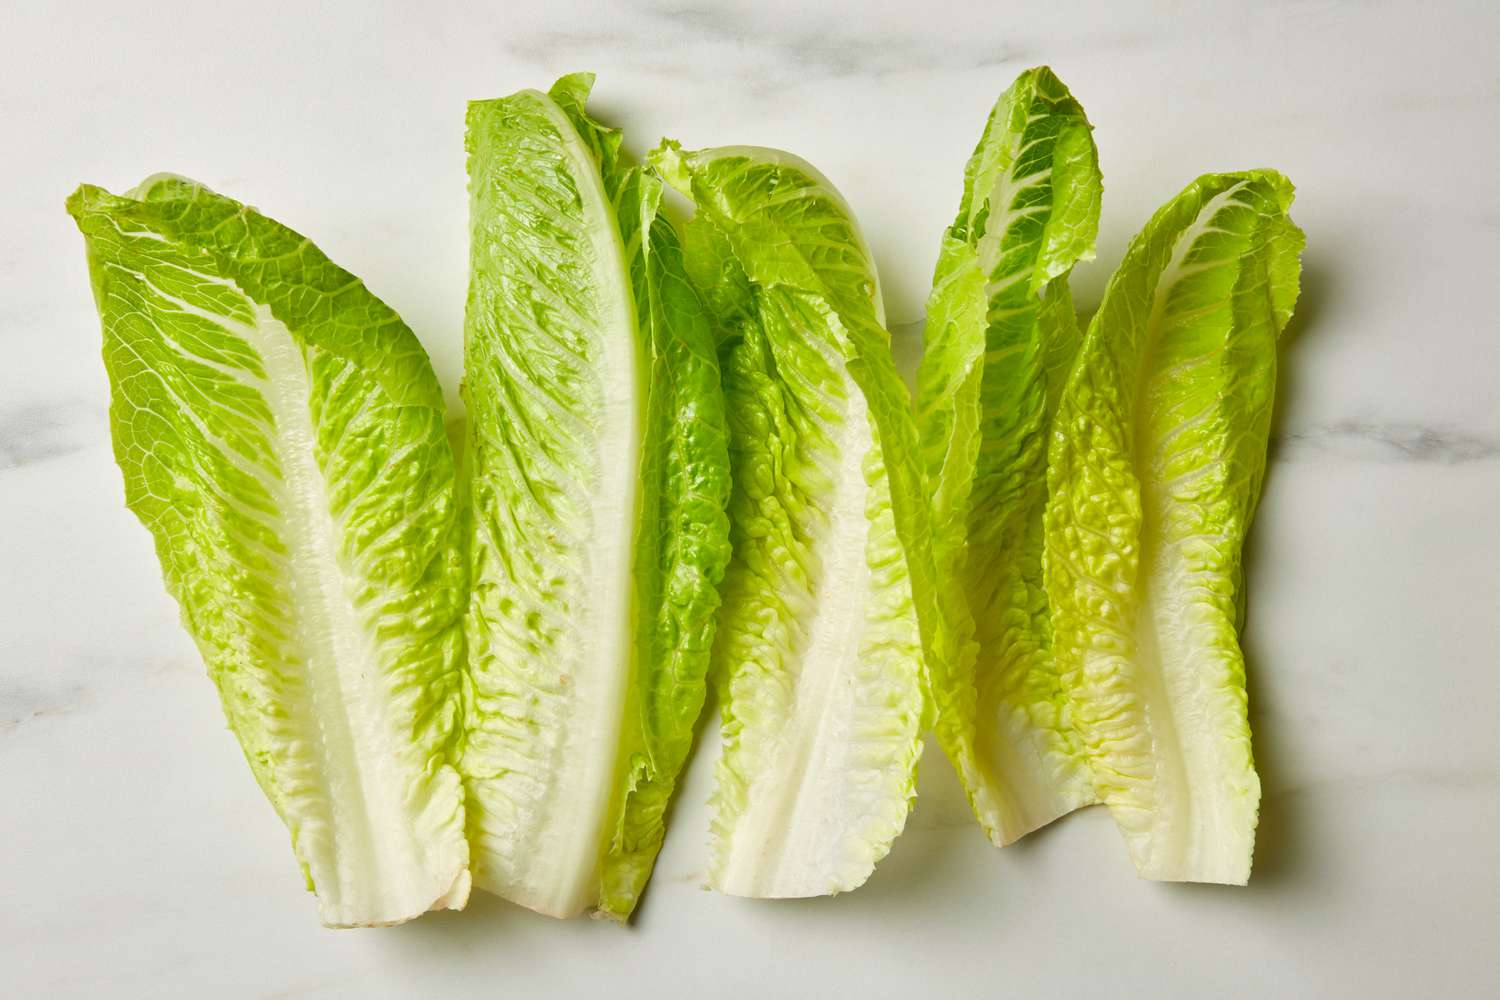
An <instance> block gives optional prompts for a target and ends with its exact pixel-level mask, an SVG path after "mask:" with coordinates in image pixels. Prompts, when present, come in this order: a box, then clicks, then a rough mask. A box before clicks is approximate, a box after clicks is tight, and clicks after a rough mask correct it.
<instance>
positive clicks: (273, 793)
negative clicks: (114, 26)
mask: <svg viewBox="0 0 1500 1000" xmlns="http://www.w3.org/2000/svg"><path fill="white" fill-rule="evenodd" d="M68 210H69V211H70V212H71V213H72V214H73V216H74V217H75V219H76V220H77V222H78V225H79V228H80V229H81V230H82V231H83V234H84V237H85V240H86V242H87V245H88V256H89V264H90V269H91V272H92V276H93V285H94V293H95V298H96V300H97V303H98V307H99V313H100V316H101V318H102V320H103V327H104V362H105V367H106V369H107V370H108V373H109V380H110V390H111V404H110V419H111V426H112V429H113V437H114V448H115V456H116V459H117V460H118V462H119V464H120V468H121V470H122V471H123V473H124V477H125V497H126V502H127V504H128V505H129V507H130V509H131V510H133V511H134V512H135V513H136V515H137V516H138V517H139V518H140V519H141V521H142V522H143V523H144V524H145V525H146V526H147V527H148V528H149V529H150V530H151V532H152V534H153V535H154V536H155V541H156V551H157V555H158V557H159V558H160V560H161V564H162V569H163V573H164V576H165V579H166V584H167V589H168V590H169V591H170V592H171V594H172V596H173V597H175V598H176V600H177V602H178V604H179V605H180V606H181V609H182V617H183V622H184V624H185V625H186V627H187V629H188V631H189V632H190V633H191V634H192V636H193V638H194V640H195V641H196V642H197V645H198V648H199V650H200V651H201V652H202V655H203V659H204V661H205V663H206V664H207V667H208V671H209V674H210V676H211V677H212V678H213V680H214V682H215V684H217V686H218V688H219V693H220V696H221V698H222V701H223V706H224V711H225V714H226V715H227V716H228V719H229V725H230V728H231V729H232V730H233V731H234V734H235V736H236V737H237V738H238V739H239V742H240V745H241V747H242V748H243V749H244V752H245V756H246V758H247V760H248V761H249V763H250V766H251V769H252V770H253V771H254V773H255V777H256V779H257V780H258V781H259V783H260V785H261V787H262V789H264V791H265V793H266V795H267V796H268V797H269V798H270V799H271V802H272V803H273V804H274V805H275V807H276V810H277V812H278V813H279V814H280V815H281V818H282V820H283V821H284V822H285V823H286V825H287V827H288V828H289V829H290V831H291V836H292V846H293V849H294V851H295V852H296V855H297V858H298V859H299V861H300V862H301V864H302V867H303V869H304V873H305V875H306V878H307V880H308V884H309V887H310V888H311V889H313V890H314V891H315V892H316V893H317V897H318V903H319V906H320V908H321V910H322V915H323V919H324V921H325V922H327V923H328V924H330V925H334V926H353V925H372V924H389V923H395V922H398V921H402V920H406V919H409V918H411V917H414V916H417V915H418V914H420V913H422V912H423V911H425V910H428V909H435V908H440V907H453V908H457V907H462V906H463V905H464V903H465V901H466V900H467V898H468V891H469V870H468V846H467V844H466V842H465V839H464V812H463V792H462V787H461V784H460V782H459V778H458V775H457V772H456V771H455V770H454V768H453V767H452V766H450V764H449V762H448V759H449V754H450V752H451V751H452V750H453V749H454V748H453V743H454V739H455V737H456V733H457V723H458V718H459V708H460V705H459V686H460V682H461V673H460V667H461V662H462V658H463V633H462V625H461V616H462V613H463V594H464V589H465V588H464V575H463V563H462V559H461V557H460V550H459V546H458V544H457V543H458V536H457V534H456V529H457V510H456V504H455V472H454V460H453V453H452V451H451V449H450V447H449V444H448V440H447V438H446V436H445V434H444V429H443V397H442V393H441V391H440V390H439V387H438V383H437V380H436V378H435V376H434V375H433V372H432V369H431V366H430V365H429V363H428V360H427V356H426V355H425V354H424V353H423V351H422V348H421V345H420V344H419V343H418V342H417V339H416V337H415V336H413V335H412V333H411V331H410V330H409V329H407V327H406V326H405V325H404V324H403V323H402V322H401V320H400V319H399V318H398V317H397V316H396V314H395V313H393V312H392V311H391V310H390V309H389V308H388V307H387V306H386V305H385V304H384V303H382V302H381V301H380V300H378V299H377V298H375V296H373V295H372V294H370V292H369V291H367V290H366V289H365V287H364V286H363V285H362V284H361V283H360V282H359V281H358V280H356V279H355V278H354V277H353V276H352V275H350V274H349V273H348V272H346V271H344V270H342V269H340V268H338V267H336V266H335V265H334V264H333V263H331V262H330V261H329V260H328V259H327V258H326V257H324V256H323V254H321V253H320V252H319V251H318V250H317V248H315V247H314V246H313V245H312V244H311V243H310V242H309V241H308V240H306V239H304V238H303V237H301V236H299V235H298V234H297V233H294V232H292V231H291V230H289V229H287V228H285V227H284V226H281V225H279V224H277V223H275V222H273V221H271V220H270V219H267V218H266V217H264V216H262V215H260V214H259V213H257V212H255V211H254V210H252V209H249V208H246V207H245V206H243V205H241V204H239V203H238V202H235V201H232V200H230V199H228V198H225V197H222V196H220V195H217V194H214V193H212V192H210V191H208V190H207V189H205V188H203V187H202V186H200V185H197V184H194V183H192V182H190V181H186V180H183V179H181V178H174V177H166V176H162V177H157V178H153V179H151V180H148V181H146V182H145V183H144V184H142V185H141V186H140V187H139V188H138V189H136V191H134V192H132V193H131V194H130V195H127V196H125V197H116V196H113V195H110V194H108V193H106V192H105V191H103V190H101V189H99V188H97V187H91V186H84V187H81V188H79V189H78V191H77V192H76V193H75V194H74V195H73V196H72V197H71V198H70V199H69V200H68Z"/></svg>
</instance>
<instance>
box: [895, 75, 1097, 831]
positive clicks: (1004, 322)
mask: <svg viewBox="0 0 1500 1000" xmlns="http://www.w3.org/2000/svg"><path fill="white" fill-rule="evenodd" d="M1100 191H1101V182H1100V176H1099V167H1098V161H1097V155H1096V152H1095V149H1094V143H1093V138H1092V136H1091V129H1090V125H1089V122H1088V119H1087V118H1086V117H1085V116H1084V112H1083V108H1082V107H1080V106H1079V104H1078V102H1077V101H1075V100H1074V99H1073V97H1072V95H1071V94H1069V93H1068V90H1067V88H1066V87H1064V86H1063V84H1062V82H1061V81H1059V80H1058V79H1057V77H1056V76H1054V75H1053V73H1052V71H1051V70H1049V69H1046V68H1045V67H1043V68H1039V69H1032V70H1028V71H1026V72H1025V73H1022V74H1021V76H1020V77H1019V78H1018V79H1017V80H1016V82H1015V83H1014V84H1012V86H1011V87H1010V89H1009V90H1007V91H1006V92H1005V93H1004V94H1003V95H1001V97H1000V99H999V101H997V102H996V104H995V107H994V110H993V111H992V112H991V114H990V119H989V123H988V125H987V126H986V128H985V131H984V135H983V136H982V137H981V139H980V141H979V145H978V146H977V148H976V149H975V150H974V155H973V156H972V157H971V158H970V160H969V163H968V166H967V168H966V169H965V171H964V193H963V200H962V202H961V203H960V206H959V212H958V218H957V219H956V220H955V221H954V223H953V225H951V226H950V227H949V228H948V230H947V232H946V233H944V235H943V242H942V248H941V252H940V255H939V258H938V264H937V272H936V274H935V276H934V278H933V288H932V295H931V298H930V300H929V302H928V306H927V324H926V332H925V351H924V354H923V358H922V363H921V365H920V367H919V368H918V370H917V421H918V427H919V429H920V431H921V436H922V440H921V448H922V460H923V466H924V471H925V473H926V476H927V482H928V486H929V493H930V495H931V498H932V505H933V550H934V556H935V559H936V561H937V568H938V572H939V574H940V581H941V586H942V588H943V593H944V600H943V602H942V606H943V608H944V610H945V611H946V612H947V613H948V615H949V621H950V626H949V627H951V628H952V630H953V632H954V638H953V650H954V654H955V655H954V657H953V658H952V659H951V660H949V661H948V662H938V661H934V662H933V663H932V665H931V667H932V673H933V680H932V686H933V694H934V699H935V702H936V707H937V718H936V729H937V733H938V737H939V740H940V742H941V744H942V746H943V749H944V750H945V751H946V752H947V754H948V756H949V758H950V759H951V760H952V761H953V763H954V765H955V767H956V768H957V769H958V773H959V776H960V778H961V779H962V781H963V784H964V788H965V789H966V790H967V792H968V796H969V801H970V804H971V805H972V807H973V809H974V813H975V815H976V816H977V817H978V819H979V821H980V823H981V825H983V827H984V829H985V832H986V833H987V834H989V836H990V838H991V839H992V840H994V841H995V843H997V844H1007V843H1009V842H1011V841H1013V840H1015V839H1016V838H1017V837H1020V836H1021V835H1023V834H1025V833H1027V832H1029V831H1031V830H1034V829H1036V828H1037V827H1039V826H1042V825H1043V824H1045V823H1048V822H1050V821H1051V820H1053V819H1055V818H1056V817H1058V816H1060V815H1062V814H1064V813H1066V812H1070V811H1071V810H1073V809H1075V808H1077V807H1078V806H1081V805H1086V804H1088V803H1089V802H1092V801H1094V795H1093V784H1092V781H1091V779H1090V774H1089V768H1088V763H1087V761H1086V760H1085V758H1084V756H1083V748H1082V745H1081V744H1080V742H1079V740H1078V736H1077V734H1076V733H1075V732H1074V731H1073V727H1072V725H1071V723H1070V721H1069V718H1068V709H1067V704H1066V701H1065V699H1064V697H1063V691H1062V687H1061V684H1060V683H1059V681H1058V677H1057V670H1056V666H1055V664H1054V663H1053V659H1052V649H1051V646H1052V635H1051V627H1050V623H1049V621H1048V613H1047V597H1046V591H1045V589H1044V587H1043V582H1042V509H1043V507H1044V505H1045V504H1046V500H1047V489H1046V460H1047V438H1048V435H1049V432H1050V429H1051V422H1052V414H1053V410H1054V408H1055V406H1056V403H1057V397H1058V394H1059V392H1060V390H1061V387H1062V382H1063V379H1064V377H1065V376H1066V374H1067V368H1068V366H1069V364H1071V362H1072V360H1073V355H1074V352H1075V351H1076V350H1077V347H1078V341H1079V333H1078V327H1077V322H1076V320H1075V318H1074V315H1073V301H1072V297H1071V296H1070V295H1069V293H1068V274H1069V272H1070V271H1071V270H1072V267H1073V264H1074V263H1075V262H1076V261H1078V260H1086V259H1089V258H1092V257H1093V255H1094V234H1095V232H1096V231H1097V229H1098V223H1099V199H1100Z"/></svg>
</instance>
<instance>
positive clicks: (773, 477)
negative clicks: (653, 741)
mask: <svg viewBox="0 0 1500 1000" xmlns="http://www.w3.org/2000/svg"><path fill="white" fill-rule="evenodd" d="M651 163H652V166H653V167H654V168H656V169H657V171H658V172H659V173H660V174H661V175H662V176H663V178H664V179H666V180H667V182H668V183H669V184H671V185H672V186H673V187H675V188H676V189H678V190H679V191H680V192H681V193H682V194H684V195H686V196H687V197H688V198H689V199H690V200H691V201H692V202H693V203H694V205H695V206H696V209H697V212H696V215H695V216H694V218H693V221H692V222H690V223H689V225H688V229H687V234H686V236H685V241H684V242H685V245H686V246H687V248H688V258H689V260H688V272H689V274H690V275H691V276H692V277H693V279H694V281H695V283H696V284H697V285H698V286H699V288H700V289H702V290H703V294H704V297H705V299H706V301H708V302H709V303H710V305H711V307H712V309H713V312H714V314H715V318H716V322H717V325H718V326H719V328H720V330H721V333H722V337H723V339H722V342H721V359H722V361H721V363H722V366H723V378H724V391H725V396H726V399H727V403H728V412H729V421H730V456H731V464H732V467H733V469H734V489H733V495H732V499H731V503H730V522H731V537H732V540H733V552H734V555H733V559H732V562H731V564H730V569H729V572H728V575H727V577H726V580H725V584H724V610H723V617H722V621H721V624H720V629H719V640H718V645H717V648H716V651H715V662H716V666H715V671H716V674H717V675H718V677H719V684H720V702H721V711H722V716H723V756H722V758H721V760H720V763H719V768H718V774H717V784H716V789H715V792H714V796H713V808H714V818H713V821H712V832H711V847H710V865H709V881H710V883H711V885H712V886H713V887H714V888H716V889H718V890H719V891H721V892H726V893H730V894H733V895H738V896H750V897H803V896H815V895H823V894H831V893H837V892H841V891H845V890H849V889H853V888H856V887H857V886H859V885H861V884H862V883H863V882H864V881H865V880H866V879H867V878H868V877H869V875H870V873H871V871H872V870H873V868H874V866H875V864H876V862H877V861H879V859H880V858H882V857H883V856H884V855H885V854H886V853H887V851H888V850H889V849H890V845H891V842H892V841H893V840H894V839H895V837H896V836H897V834H899V833H900V831H901V829H902V827H903V825H904V823H905V821H906V815H907V812H908V810H909V808H910V803H911V799H912V797H913V794H914V778H915V768H916V764H917V759H918V756H919V753H920V750H921V731H922V725H923V721H924V720H923V715H924V691H923V685H924V672H923V669H922V636H921V632H920V630H919V627H918V626H919V623H918V617H917V601H916V599H914V587H921V586H925V587H926V588H927V589H926V590H925V591H923V593H926V594H930V593H931V569H930V564H928V565H927V566H926V567H925V568H923V566H922V565H919V564H913V563H911V562H910V561H909V559H908V556H907V552H906V550H905V548H904V546H903V540H904V539H905V538H906V537H910V536H912V535H918V534H921V533H922V531H923V528H922V525H923V524H925V521H924V518H925V504H924V503H923V502H922V500H921V485H920V470H919V469H918V467H917V465H916V461H915V441H916V433H915V427H914V424H913V421H912V416H911V411H910V400H909V397H908V395H907V392H906V388H905V386H904V385H903V384H902V382H901V380H900V377H899V376H898V375H897V373H896V369H895V366H894V362H893V361H892V358H891V353H890V339H889V334H888V333H887V332H886V330H885V329H884V327H883V325H882V324H883V316H882V307H881V302H880V292H879V288H878V285H877V279H876V274H875V267H874V263H873V261H872V260H871V258H870V255H869V252H868V250H867V249H866V247H865V245H864V242H863V240H862V238H861V236H860V234H859V231H858V229H857V227H856V224H855V221H854V218H853V216H852V214H851V213H850V211H849V208H848V206H847V205H845V204H844V202H843V200H842V198H841V197H840V196H839V194H838V193H837V192H836V191H835V190H834V188H833V187H832V185H831V184H830V183H829V182H828V181H827V180H826V179H825V178H823V177H822V176H821V175H820V174H818V173H817V172H816V171H815V170H814V169H813V168H812V167H810V166H809V165H808V164H806V163H804V162H803V161H801V160H799V159H797V158H796V157H793V156H791V155H790V154H787V153H783V152H779V151H776V150H769V149H760V148H751V147H728V148H721V149H711V150H705V151H700V152H684V151H683V150H682V149H681V148H680V147H679V146H677V144H675V143H670V142H667V143H663V145H662V146H661V147H660V148H659V149H658V150H657V151H656V152H655V153H653V154H652V157H651ZM920 551H923V552H925V551H926V550H925V548H924V549H921V550H920ZM914 566H915V568H914ZM918 580H919V581H920V583H918V582H917V581H918Z"/></svg>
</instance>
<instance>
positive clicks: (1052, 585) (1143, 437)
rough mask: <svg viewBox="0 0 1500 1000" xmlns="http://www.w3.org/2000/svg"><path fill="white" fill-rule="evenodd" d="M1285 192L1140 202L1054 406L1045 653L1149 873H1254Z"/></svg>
mask: <svg viewBox="0 0 1500 1000" xmlns="http://www.w3.org/2000/svg"><path fill="white" fill-rule="evenodd" d="M1291 200H1292V186H1291V184H1289V183H1288V182H1287V181H1286V179H1285V178H1283V177H1282V176H1281V175H1279V174H1277V173H1275V172H1273V171H1269V170H1256V171H1249V172H1246V173H1232V174H1210V175H1207V176H1204V177H1201V178H1199V179H1198V180H1197V181H1195V182H1193V183H1192V184H1190V185H1189V186H1188V187H1187V188H1186V190H1184V191H1183V192H1182V194H1180V195H1178V196H1177V197H1176V198H1174V199H1173V200H1172V201H1171V202H1169V203H1168V204H1167V205H1166V206H1165V207H1163V208H1162V209H1161V210H1160V211H1159V212H1157V213H1156V215H1155V216H1154V217H1153V218H1152V219H1151V221H1150V222H1149V223H1147V225H1146V227H1145V229H1143V230H1142V231H1141V233H1140V234H1139V235H1138V236H1137V237H1136V238H1135V240H1134V241H1133V242H1132V243H1131V245H1130V248H1129V250H1128V251H1127V253H1126V255H1125V259H1124V261H1123V262H1122V263H1121V264H1120V267H1119V269H1118V270H1117V271H1116V272H1115V275H1114V277H1113V278H1111V280H1110V283H1109V286H1108V288H1107V289H1106V291H1105V295H1104V301H1103V303H1102V305H1101V306H1100V308H1099V312H1098V313H1097V314H1096V315H1095V317H1094V320H1093V322H1092V323H1091V324H1090V326H1089V331H1088V335H1087V337H1086V338H1085V340H1084V344H1083V347H1082V349H1081V350H1080V352H1079V356H1078V359H1077V361H1076V363H1075V365H1074V368H1073V371H1072V373H1071V374H1070V376H1069V378H1068V381H1067V385H1066V388H1065V389H1064V391H1063V396H1062V400H1061V403H1060V405H1059V409H1058V413H1057V417H1056V425H1055V426H1056V430H1055V432H1054V435H1053V438H1052V446H1051V451H1050V455H1049V459H1048V489H1049V493H1050V499H1049V501H1048V504H1047V510H1046V577H1047V592H1048V595H1049V597H1050V599H1051V603H1052V622H1053V630H1054V650H1055V653H1056V657H1057V662H1058V666H1059V671H1060V674H1061V677H1062V680H1063V686H1064V688H1065V690H1066V692H1067V696H1068V701H1069V704H1070V705H1071V707H1072V712H1073V717H1074V720H1075V722H1076V723H1077V725H1078V728H1079V730H1080V732H1081V734H1082V737H1083V741H1084V744H1085V747H1086V748H1087V752H1088V755H1089V758H1090V760H1091V763H1092V766H1093V770H1094V775H1095V783H1096V786H1097V788H1098V792H1099V795H1100V797H1101V798H1102V799H1103V800H1104V802H1106V803H1107V804H1108V805H1109V807H1110V810H1111V812H1112V813H1113V814H1114V817H1115V820H1116V822H1117V823H1118V824H1119V827H1120V829H1121V831H1122V832H1123V834H1124V836H1125V841H1126V844H1127V846H1128V848H1129V850H1130V854H1131V857H1132V859H1133V860H1134V861H1135V864H1136V867H1137V869H1138V870H1139V871H1140V872H1141V874H1142V875H1144V876H1146V877H1148V878H1154V879H1171V880H1186V881H1197V882H1229V883H1240V884H1243V883H1244V882H1245V881H1246V879H1248V877H1249V874H1250V860H1251V854H1252V849H1253V845H1254V835H1255V825H1256V817H1257V813H1258V807H1259V801H1260V782H1259V779H1258V778H1257V777H1256V773H1255V767H1254V763H1253V760H1252V756H1251V747H1250V728H1249V724H1248V721H1247V715H1246V696H1245V664H1244V658H1243V655H1242V653H1241V651H1240V647H1239V641H1238V635H1237V629H1238V623H1239V620H1240V616H1241V615H1242V613H1243V602H1244V587H1243V582H1242V569H1241V562H1240V559H1241V548H1242V546H1243V544H1244V540H1245V534H1246V532H1247V531H1248V529H1249V527H1250V520H1251V517H1252V515H1253V513H1254V511H1255V505H1256V501H1257V498H1258V496H1259V493H1260V486H1261V480H1262V476H1263V474H1264V471H1265V460H1266V443H1267V434H1268V427H1269V424H1270V418H1271V402H1272V397H1273V392H1274V388H1275V380H1276V341H1277V338H1278V336H1279V334H1280V332H1281V330H1282V328H1283V327H1284V326H1285V325H1286V322H1287V320H1288V318H1289V317H1290V315H1291V311H1292V306H1293V303H1294V302H1295V301H1296V297H1297V285H1298V275H1299V269H1300V265H1299V262H1298V257H1299V254H1300V252H1301V249H1302V244H1303V237H1302V233H1301V231H1300V230H1298V229H1297V228H1296V226H1294V225H1293V224H1292V222H1291V221H1290V219H1289V217H1288V215H1287V209H1288V207H1289V206H1290V204H1291Z"/></svg>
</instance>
